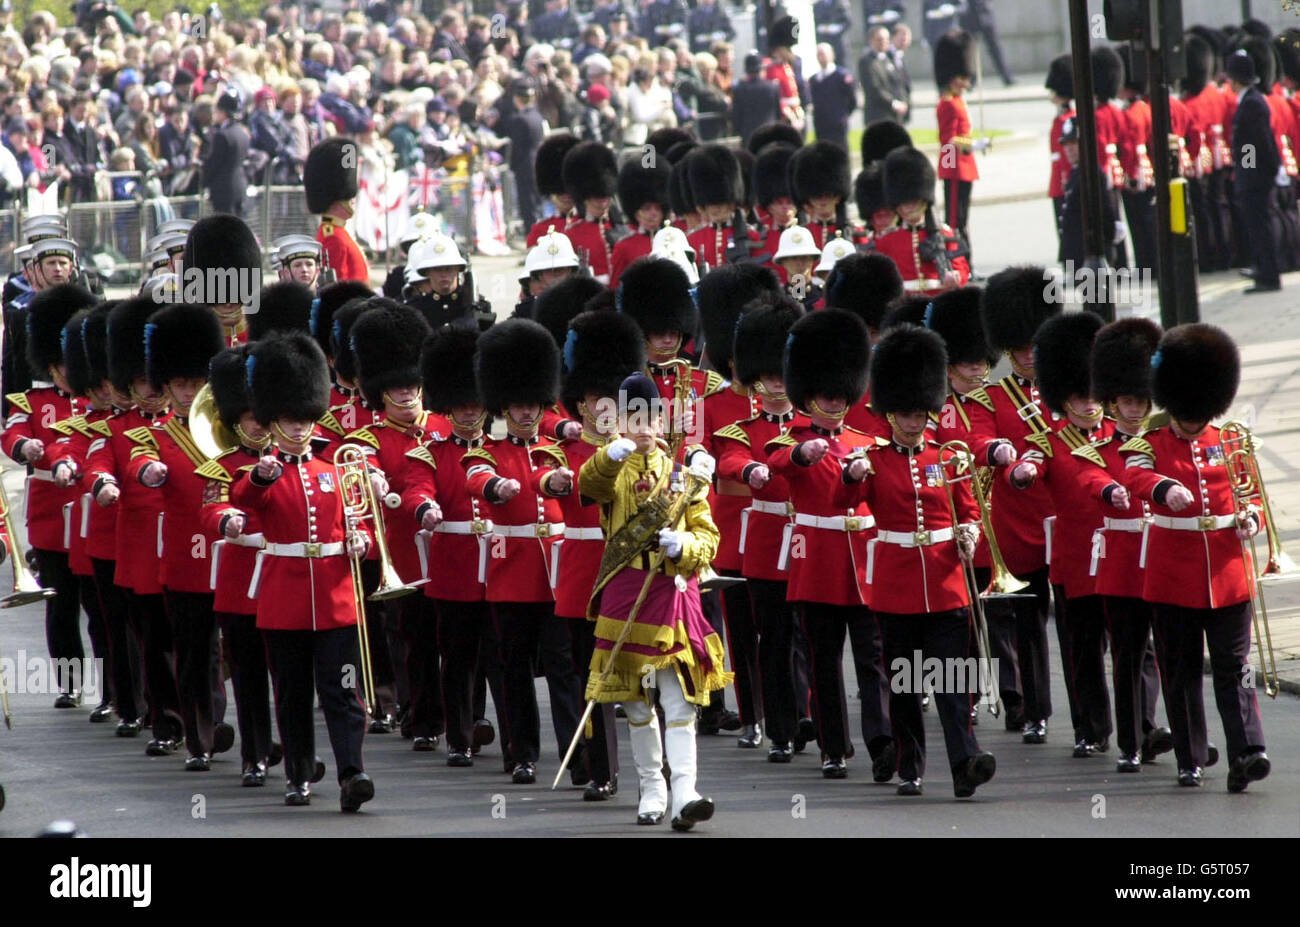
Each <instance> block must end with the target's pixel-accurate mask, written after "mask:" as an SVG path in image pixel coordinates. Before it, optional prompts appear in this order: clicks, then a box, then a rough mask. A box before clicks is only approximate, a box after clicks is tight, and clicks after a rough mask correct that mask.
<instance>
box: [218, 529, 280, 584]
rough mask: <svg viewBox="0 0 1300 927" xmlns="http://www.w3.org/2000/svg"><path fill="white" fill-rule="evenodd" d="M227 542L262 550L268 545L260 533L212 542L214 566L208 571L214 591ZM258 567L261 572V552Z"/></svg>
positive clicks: (235, 545)
mask: <svg viewBox="0 0 1300 927" xmlns="http://www.w3.org/2000/svg"><path fill="white" fill-rule="evenodd" d="M227 544H230V545H232V546H234V547H247V548H250V549H253V550H257V551H261V550H263V549H264V548H265V546H266V537H265V536H264V535H262V534H258V533H254V534H241V535H240V536H239V537H237V538H225V537H223V538H222V539H221V540H219V541H213V542H212V567H211V568H210V570H209V572H208V587H209V588H210V589H212V590H213V591H214V592H215V591H216V588H217V573H218V572H219V571H220V569H221V551H222V550H223V549H224V548H225V546H226V545H227ZM256 569H257V571H258V572H259V573H260V571H261V569H262V556H261V554H260V553H259V554H258V557H257V565H256ZM249 598H252V592H250V593H249Z"/></svg>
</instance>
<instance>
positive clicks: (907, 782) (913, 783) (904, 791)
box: [898, 779, 924, 797]
mask: <svg viewBox="0 0 1300 927" xmlns="http://www.w3.org/2000/svg"><path fill="white" fill-rule="evenodd" d="M923 792H924V789H922V788H921V780H920V779H904V780H903V781H902V782H901V783H899V786H898V794H899V795H907V796H909V797H912V796H916V795H921V794H923Z"/></svg>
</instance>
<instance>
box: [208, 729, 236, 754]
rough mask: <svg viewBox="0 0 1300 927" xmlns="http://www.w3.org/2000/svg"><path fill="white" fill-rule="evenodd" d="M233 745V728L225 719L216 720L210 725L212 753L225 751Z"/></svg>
mask: <svg viewBox="0 0 1300 927" xmlns="http://www.w3.org/2000/svg"><path fill="white" fill-rule="evenodd" d="M234 745H235V729H234V728H233V727H231V726H230V725H229V724H227V723H226V722H225V721H218V722H217V723H216V724H215V725H213V727H212V753H213V754H214V755H215V754H218V753H225V752H226V751H227V750H229V749H230V748H231V747H233V746H234Z"/></svg>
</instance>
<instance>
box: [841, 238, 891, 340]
mask: <svg viewBox="0 0 1300 927" xmlns="http://www.w3.org/2000/svg"><path fill="white" fill-rule="evenodd" d="M902 295H903V276H902V274H900V273H899V272H898V265H897V264H895V263H894V261H893V259H892V258H889V257H888V256H886V255H883V254H879V253H877V252H872V253H869V254H850V255H849V256H848V257H846V258H841V259H840V260H839V261H837V262H836V264H835V267H834V268H833V269H832V270H831V272H830V275H829V276H828V277H827V278H826V308H828V309H845V310H847V311H849V312H852V313H853V314H854V315H856V316H857V317H858V318H860V319H862V321H863V322H864V323H865V324H866V326H867V328H869V329H876V330H879V329H880V326H881V324H882V323H883V322H884V319H885V311H886V309H888V308H889V304H890V303H892V302H893V301H894V300H896V299H898V297H900V296H902Z"/></svg>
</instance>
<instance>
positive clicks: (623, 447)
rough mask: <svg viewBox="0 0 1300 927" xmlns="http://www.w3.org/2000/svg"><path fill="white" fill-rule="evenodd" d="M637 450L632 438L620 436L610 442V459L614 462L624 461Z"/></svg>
mask: <svg viewBox="0 0 1300 927" xmlns="http://www.w3.org/2000/svg"><path fill="white" fill-rule="evenodd" d="M635 450H636V442H635V441H633V440H632V439H631V438H619V439H618V440H617V441H611V442H610V443H609V448H608V453H609V459H610V460H612V461H614V463H622V462H623V461H625V460H627V459H628V458H629V457H631V456H632V452H633V451H635Z"/></svg>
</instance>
